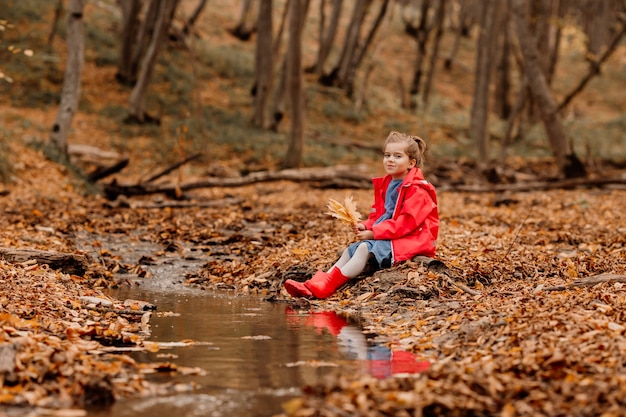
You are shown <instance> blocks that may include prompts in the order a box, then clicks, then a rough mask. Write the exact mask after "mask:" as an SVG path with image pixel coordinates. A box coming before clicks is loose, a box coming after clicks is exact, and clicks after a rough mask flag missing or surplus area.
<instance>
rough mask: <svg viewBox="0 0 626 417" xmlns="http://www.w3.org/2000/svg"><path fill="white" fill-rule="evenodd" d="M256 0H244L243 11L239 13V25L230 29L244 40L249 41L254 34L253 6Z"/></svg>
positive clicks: (234, 34)
mask: <svg viewBox="0 0 626 417" xmlns="http://www.w3.org/2000/svg"><path fill="white" fill-rule="evenodd" d="M254 3H256V1H252V0H243V4H242V6H241V13H240V14H239V21H238V22H237V26H235V27H234V28H233V29H231V30H230V33H231V34H232V35H233V36H235V37H236V38H238V39H241V40H242V41H247V40H248V39H250V37H251V36H252V33H253V32H254V25H253V24H252V23H251V21H253V20H254V19H253V17H252V16H253V14H254V11H253V6H254Z"/></svg>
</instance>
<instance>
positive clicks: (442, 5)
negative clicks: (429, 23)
mask: <svg viewBox="0 0 626 417" xmlns="http://www.w3.org/2000/svg"><path fill="white" fill-rule="evenodd" d="M445 15H446V0H439V5H438V6H437V12H436V13H435V27H436V29H435V39H434V40H433V47H432V52H431V54H430V62H429V65H428V67H429V68H428V73H427V75H426V80H425V81H424V94H423V95H422V101H423V102H424V106H427V105H428V98H429V96H430V90H431V88H432V85H433V79H434V77H435V66H436V65H437V59H438V58H439V45H440V43H441V37H442V36H443V24H444V17H445Z"/></svg>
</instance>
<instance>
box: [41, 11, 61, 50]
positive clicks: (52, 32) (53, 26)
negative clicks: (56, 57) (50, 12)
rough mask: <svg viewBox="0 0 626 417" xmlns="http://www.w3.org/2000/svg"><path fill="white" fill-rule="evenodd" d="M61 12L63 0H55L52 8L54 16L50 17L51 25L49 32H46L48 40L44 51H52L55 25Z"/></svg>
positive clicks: (57, 23)
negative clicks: (54, 5)
mask: <svg viewBox="0 0 626 417" xmlns="http://www.w3.org/2000/svg"><path fill="white" fill-rule="evenodd" d="M62 13H63V0H57V5H56V7H55V8H54V18H53V19H52V26H51V27H50V33H49V34H48V41H47V42H46V49H45V50H46V52H47V53H50V52H52V43H53V42H54V36H55V35H56V33H57V26H58V25H59V20H60V19H61V14H62Z"/></svg>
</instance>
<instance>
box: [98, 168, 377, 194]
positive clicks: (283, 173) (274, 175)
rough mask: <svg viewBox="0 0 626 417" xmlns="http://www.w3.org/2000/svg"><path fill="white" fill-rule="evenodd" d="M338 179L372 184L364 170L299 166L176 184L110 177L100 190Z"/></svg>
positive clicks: (140, 190)
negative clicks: (128, 182)
mask: <svg viewBox="0 0 626 417" xmlns="http://www.w3.org/2000/svg"><path fill="white" fill-rule="evenodd" d="M340 180H344V181H350V184H351V185H352V186H353V187H355V188H356V187H361V188H370V187H371V184H372V182H371V181H372V180H371V176H369V175H367V174H364V173H363V172H362V171H360V170H359V169H355V168H354V167H331V168H302V169H285V170H280V171H259V172H253V173H251V174H249V175H245V176H243V177H231V178H207V179H204V180H201V181H196V182H190V183H183V184H179V185H172V184H165V185H163V184H153V183H141V184H133V185H123V184H119V183H117V181H112V182H111V183H109V184H107V185H105V187H104V194H105V196H106V197H107V198H108V199H110V200H115V199H116V198H117V197H118V196H120V195H124V196H127V197H130V196H137V195H148V194H157V193H162V194H166V195H174V194H176V193H177V191H178V190H179V191H182V192H185V191H189V190H193V189H197V188H211V187H241V186H245V185H250V184H256V183H260V182H270V181H294V182H323V181H340Z"/></svg>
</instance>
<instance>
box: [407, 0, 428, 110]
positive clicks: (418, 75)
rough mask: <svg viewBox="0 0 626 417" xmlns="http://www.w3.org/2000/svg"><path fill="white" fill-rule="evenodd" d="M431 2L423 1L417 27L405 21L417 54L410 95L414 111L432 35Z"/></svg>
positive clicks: (410, 104)
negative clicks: (429, 19) (430, 21)
mask: <svg viewBox="0 0 626 417" xmlns="http://www.w3.org/2000/svg"><path fill="white" fill-rule="evenodd" d="M430 2H431V0H423V1H422V4H421V8H420V15H419V16H420V20H419V24H418V25H417V26H414V25H413V23H412V22H411V21H410V20H407V19H405V21H404V30H405V32H406V33H408V34H409V35H411V36H412V37H413V38H415V42H416V46H417V49H416V53H415V60H414V64H413V65H414V67H413V80H412V81H411V87H410V89H409V94H410V96H411V100H410V103H409V106H410V107H411V108H412V109H415V108H417V102H418V95H419V92H420V85H421V82H422V76H423V75H424V70H423V65H424V62H425V58H426V44H427V42H428V35H429V33H430V30H431V28H430V26H429V24H428V11H429V10H430Z"/></svg>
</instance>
